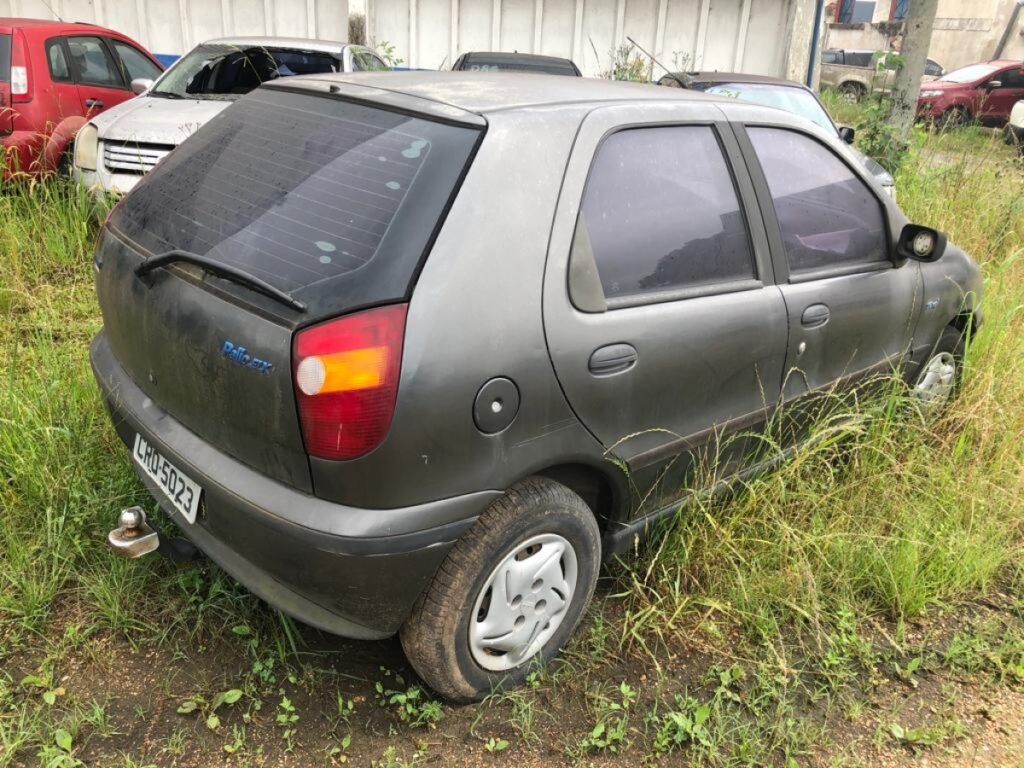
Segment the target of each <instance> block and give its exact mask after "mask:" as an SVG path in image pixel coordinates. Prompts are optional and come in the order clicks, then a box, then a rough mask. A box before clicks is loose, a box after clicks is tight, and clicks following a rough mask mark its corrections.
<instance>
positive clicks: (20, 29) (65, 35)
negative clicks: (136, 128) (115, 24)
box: [0, 18, 163, 179]
mask: <svg viewBox="0 0 1024 768" xmlns="http://www.w3.org/2000/svg"><path fill="white" fill-rule="evenodd" d="M162 71H163V67H162V66H161V65H160V63H159V62H158V61H157V60H156V59H155V58H153V55H152V54H151V53H149V52H148V51H147V50H146V49H145V48H143V47H142V46H141V45H139V44H138V43H136V42H135V41H134V40H132V39H131V38H129V37H125V36H124V35H122V34H121V33H120V32H114V31H113V30H109V29H104V28H103V27H97V26H93V25H91V24H65V23H63V22H58V21H43V20H39V19H13V18H0V142H2V144H3V149H4V151H3V158H0V159H2V160H4V164H3V177H4V179H8V178H10V177H11V176H13V175H16V174H19V173H29V174H33V175H38V174H40V173H45V172H48V171H52V170H54V169H56V168H58V167H60V166H61V164H62V162H63V161H64V159H65V158H66V157H68V155H69V154H70V151H71V148H72V142H73V139H74V137H75V133H77V131H78V129H79V128H81V127H82V126H83V125H85V123H86V122H87V121H88V119H89V118H90V117H92V116H93V115H95V114H96V113H98V112H102V111H103V110H104V109H108V108H109V107H113V106H114V105H116V104H120V103H121V102H122V101H125V100H126V99H130V98H131V97H132V96H133V95H134V94H133V93H132V91H131V87H130V86H131V81H132V80H134V79H136V78H147V79H150V80H152V79H155V78H156V77H157V76H158V75H159V74H160V73H161V72H162Z"/></svg>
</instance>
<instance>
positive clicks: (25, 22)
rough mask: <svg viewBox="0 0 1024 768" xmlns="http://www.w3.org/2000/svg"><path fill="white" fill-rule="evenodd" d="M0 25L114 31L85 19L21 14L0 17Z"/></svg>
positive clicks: (22, 27)
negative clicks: (28, 17) (38, 17)
mask: <svg viewBox="0 0 1024 768" xmlns="http://www.w3.org/2000/svg"><path fill="white" fill-rule="evenodd" d="M0 27H15V28H20V29H24V28H37V27H53V28H56V29H66V30H83V29H102V30H103V31H104V32H111V31H113V30H109V29H107V28H106V27H101V26H99V25H98V24H90V23H88V22H84V21H57V20H56V19H25V18H22V17H20V16H6V17H0ZM118 34H120V33H118Z"/></svg>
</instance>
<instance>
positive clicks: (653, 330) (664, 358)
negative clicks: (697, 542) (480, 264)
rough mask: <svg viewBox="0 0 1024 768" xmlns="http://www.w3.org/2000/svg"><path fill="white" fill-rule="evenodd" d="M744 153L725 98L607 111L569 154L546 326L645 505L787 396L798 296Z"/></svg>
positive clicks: (591, 120) (638, 505) (579, 407)
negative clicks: (783, 271)
mask: <svg viewBox="0 0 1024 768" xmlns="http://www.w3.org/2000/svg"><path fill="white" fill-rule="evenodd" d="M638 124H639V125H638ZM737 159H738V149H737V146H736V143H735V139H734V138H733V137H732V135H731V133H730V131H729V129H728V126H727V125H726V124H723V123H722V115H721V112H720V111H719V110H718V109H717V108H716V107H714V106H713V105H704V104H700V105H694V104H686V105H681V104H671V103H667V104H662V105H649V106H643V107H636V106H631V107H607V108H602V109H598V110H596V111H594V112H593V113H591V114H590V115H589V116H588V117H587V119H586V120H585V121H584V123H583V125H582V128H581V130H580V134H579V137H578V138H577V141H576V145H575V147H574V149H573V153H572V157H571V159H570V161H569V166H568V169H567V173H566V177H565V182H564V185H563V190H562V195H561V198H560V202H559V207H558V212H557V214H556V222H555V228H554V230H553V232H552V239H551V244H550V250H549V255H548V267H547V276H546V278H545V282H544V327H545V333H546V336H547V341H548V347H549V351H550V354H551V359H552V362H553V364H554V368H555V372H556V374H557V376H558V379H559V381H560V382H561V385H562V388H563V390H564V392H565V394H566V397H567V398H568V401H569V403H570V405H571V406H572V408H573V410H574V411H575V413H576V415H577V416H578V418H579V419H580V420H581V422H582V423H583V424H584V425H585V426H586V427H587V428H588V429H589V430H590V431H591V432H592V433H593V434H594V436H595V437H596V438H597V439H598V440H599V441H600V442H601V443H602V444H603V445H604V446H605V447H606V448H607V450H608V452H609V456H610V458H612V459H614V460H616V461H621V462H623V464H624V466H625V467H626V468H627V469H628V471H629V473H630V476H631V480H632V482H633V485H634V487H635V488H636V490H637V494H638V498H637V499H635V500H634V513H646V512H649V511H653V510H654V509H656V508H658V507H659V506H661V505H663V504H665V503H668V502H670V501H671V500H674V499H676V498H679V497H680V496H681V495H682V494H683V491H684V486H685V485H686V484H687V483H688V482H690V480H691V479H692V476H693V473H694V471H695V466H696V464H697V463H698V462H699V461H700V460H701V458H702V456H703V455H704V454H705V452H708V453H710V454H714V453H716V452H717V450H718V449H719V448H721V447H722V446H724V445H726V442H725V441H724V440H722V439H720V438H721V437H722V436H723V435H726V434H729V433H732V432H736V431H738V430H744V429H754V428H756V427H757V426H758V425H760V424H762V423H763V422H764V421H765V419H766V417H767V414H768V413H769V412H770V410H771V408H772V407H773V406H774V404H775V402H776V400H777V398H778V394H779V386H780V381H781V375H782V365H783V361H784V356H785V347H786V312H785V305H784V303H783V301H782V297H781V294H780V293H779V290H778V288H777V287H775V286H774V285H773V276H772V272H771V266H770V263H769V260H768V252H767V244H766V240H765V238H764V233H763V230H762V228H761V222H760V218H759V215H758V214H757V213H756V207H755V208H752V206H754V197H753V190H752V188H751V186H750V183H749V180H748V179H747V177H746V176H745V172H744V171H743V169H742V166H741V165H740V166H737V165H736V164H735V161H736V160H737ZM751 211H754V212H753V214H752V215H749V213H750V212H751ZM736 447H737V445H736V444H730V447H729V449H727V450H726V453H728V454H729V456H728V457H723V458H724V459H725V460H724V461H723V462H720V466H719V467H718V469H719V470H721V471H724V470H725V466H724V464H728V459H730V458H735V456H736V455H738V451H734V450H732V449H733V448H736Z"/></svg>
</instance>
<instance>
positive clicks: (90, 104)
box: [85, 99, 103, 109]
mask: <svg viewBox="0 0 1024 768" xmlns="http://www.w3.org/2000/svg"><path fill="white" fill-rule="evenodd" d="M85 106H87V107H89V109H92V108H93V107H96V108H97V109H103V102H102V101H100V100H99V99H86V100H85Z"/></svg>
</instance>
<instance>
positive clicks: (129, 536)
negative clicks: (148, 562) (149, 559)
mask: <svg viewBox="0 0 1024 768" xmlns="http://www.w3.org/2000/svg"><path fill="white" fill-rule="evenodd" d="M117 525H118V527H117V528H115V529H114V530H112V531H111V532H110V533H108V534H107V544H109V545H110V548H111V549H112V550H114V552H115V553H117V554H119V555H121V557H128V558H135V557H142V556H143V555H148V554H149V553H150V552H155V551H156V549H157V547H159V546H160V534H159V533H158V532H157V531H156V530H155V529H154V528H153V527H152V526H150V525H149V523H147V522H146V513H145V512H143V511H142V507H128V509H122V510H121V514H120V515H118V516H117Z"/></svg>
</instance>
